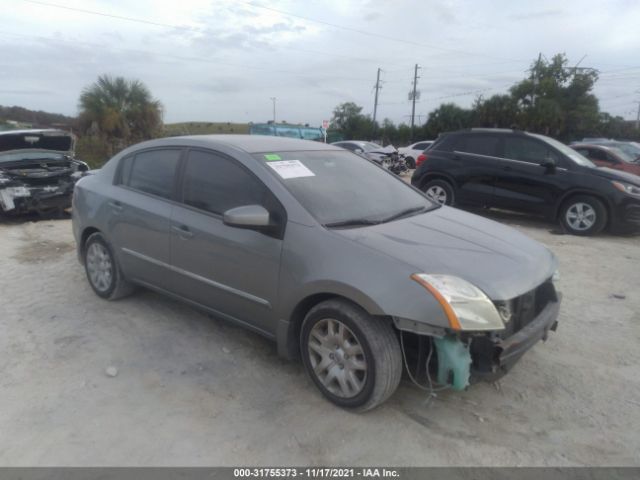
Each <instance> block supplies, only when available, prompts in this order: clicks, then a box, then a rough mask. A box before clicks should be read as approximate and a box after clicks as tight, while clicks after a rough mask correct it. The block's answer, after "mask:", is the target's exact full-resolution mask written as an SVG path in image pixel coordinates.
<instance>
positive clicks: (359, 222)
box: [324, 218, 382, 228]
mask: <svg viewBox="0 0 640 480" xmlns="http://www.w3.org/2000/svg"><path fill="white" fill-rule="evenodd" d="M379 223H382V222H380V220H367V219H366V218H352V219H350V220H342V221H340V222H332V223H325V224H324V226H325V227H327V228H336V227H362V226H366V225H378V224H379Z"/></svg>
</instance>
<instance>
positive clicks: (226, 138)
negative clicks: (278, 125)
mask: <svg viewBox="0 0 640 480" xmlns="http://www.w3.org/2000/svg"><path fill="white" fill-rule="evenodd" d="M176 140H178V141H185V140H186V141H193V142H197V143H198V144H199V145H201V146H210V147H213V146H217V145H225V146H229V147H234V148H237V149H240V150H244V151H245V152H247V153H261V152H295V151H301V150H338V151H342V149H341V148H339V147H336V146H333V145H330V144H327V143H321V142H314V141H311V140H300V139H297V138H287V137H275V136H270V135H185V136H180V137H167V138H163V139H158V140H156V141H152V142H151V143H156V142H157V144H158V145H167V144H168V143H170V142H171V141H173V142H175V141H176Z"/></svg>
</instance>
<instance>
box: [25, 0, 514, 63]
mask: <svg viewBox="0 0 640 480" xmlns="http://www.w3.org/2000/svg"><path fill="white" fill-rule="evenodd" d="M22 1H23V2H26V3H31V4H33V5H40V6H45V7H51V8H59V9H64V10H68V11H75V12H78V13H84V14H88V15H96V16H101V17H105V18H112V19H115V20H123V21H128V22H136V23H142V24H146V25H153V26H156V27H165V28H172V29H181V30H192V31H193V30H196V31H198V30H200V29H198V28H195V27H188V26H184V25H172V24H168V23H163V22H155V21H151V20H147V19H144V18H140V17H131V16H127V15H115V14H110V13H105V12H98V11H96V10H89V9H86V8H78V7H69V6H67V5H60V4H58V3H51V2H42V1H39V0H22ZM241 3H244V4H246V5H249V6H251V7H254V8H261V9H263V10H268V11H272V12H276V13H279V14H281V15H286V16H289V17H294V18H299V19H301V20H305V21H307V22H313V23H318V24H321V25H325V26H329V27H333V28H337V29H341V30H345V31H350V32H353V33H358V34H360V35H367V36H370V37H377V38H382V39H384V40H390V41H394V42H399V43H404V44H407V45H414V46H420V47H424V48H430V49H435V50H440V51H443V52H449V53H459V54H462V55H475V56H481V57H485V58H493V59H496V60H509V61H514V62H515V61H517V62H519V61H524V60H515V59H512V58H504V57H495V56H493V55H487V54H484V53H478V52H471V51H464V50H456V49H450V48H445V47H440V46H437V45H431V44H424V43H419V42H414V41H411V40H405V39H401V38H396V37H391V36H388V35H382V34H379V33H374V32H367V31H365V30H359V29H357V28H352V27H347V26H345V25H338V24H335V23H331V22H326V21H324V20H318V19H314V18H309V17H305V16H302V15H297V14H295V13H291V12H286V11H284V10H279V9H277V8H273V7H267V6H265V5H258V4H255V3H252V2H241Z"/></svg>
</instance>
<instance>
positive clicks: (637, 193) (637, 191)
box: [611, 181, 640, 197]
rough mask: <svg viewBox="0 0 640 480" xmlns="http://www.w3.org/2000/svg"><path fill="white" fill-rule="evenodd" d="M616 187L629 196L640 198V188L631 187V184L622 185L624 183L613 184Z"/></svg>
mask: <svg viewBox="0 0 640 480" xmlns="http://www.w3.org/2000/svg"><path fill="white" fill-rule="evenodd" d="M611 183H612V184H613V186H614V187H616V188H617V189H618V190H620V191H621V192H624V193H628V194H629V195H633V196H634V197H640V187H636V186H635V185H631V184H630V183H622V182H616V181H612V182H611Z"/></svg>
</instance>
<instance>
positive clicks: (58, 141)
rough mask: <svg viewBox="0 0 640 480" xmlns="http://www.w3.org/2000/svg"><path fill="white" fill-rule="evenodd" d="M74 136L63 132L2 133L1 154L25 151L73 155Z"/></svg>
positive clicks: (24, 131) (29, 131)
mask: <svg viewBox="0 0 640 480" xmlns="http://www.w3.org/2000/svg"><path fill="white" fill-rule="evenodd" d="M73 147H74V136H73V134H71V133H69V132H65V131H63V130H53V129H47V130H15V131H8V132H2V133H0V152H2V153H9V152H11V153H14V152H19V151H23V150H29V151H34V150H36V151H52V152H58V153H66V154H71V155H72V154H73Z"/></svg>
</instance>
